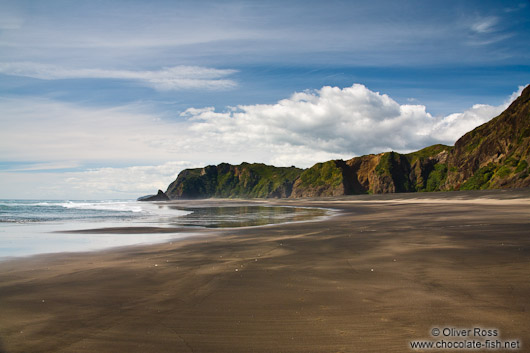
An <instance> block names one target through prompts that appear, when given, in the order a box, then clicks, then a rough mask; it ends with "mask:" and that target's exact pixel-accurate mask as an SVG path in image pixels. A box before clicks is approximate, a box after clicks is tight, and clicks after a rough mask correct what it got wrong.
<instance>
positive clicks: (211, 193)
mask: <svg viewBox="0 0 530 353" xmlns="http://www.w3.org/2000/svg"><path fill="white" fill-rule="evenodd" d="M529 164H530V86H529V87H526V88H525V89H524V90H523V92H522V94H521V96H520V97H519V98H518V99H516V100H515V101H514V102H513V103H512V104H511V105H510V107H508V109H506V110H505V111H504V112H503V113H502V114H501V115H499V116H498V117H496V118H494V119H492V120H491V121H489V122H487V123H485V124H483V125H481V126H479V127H477V128H476V129H474V130H473V131H470V132H468V133H467V134H465V135H464V136H462V137H461V138H460V139H458V141H457V142H456V143H455V146H454V147H451V146H445V145H433V146H429V147H426V148H424V149H422V150H419V151H416V152H413V153H409V154H400V153H397V152H385V153H380V154H371V155H366V156H361V157H355V158H352V159H350V160H347V161H343V160H333V161H327V162H323V163H317V164H315V165H314V166H312V167H311V168H308V169H305V170H303V169H299V168H295V167H290V168H278V167H274V166H268V165H264V164H249V163H242V164H241V165H237V166H234V165H230V164H226V163H222V164H219V165H217V166H208V167H205V168H197V169H187V170H184V171H182V172H181V173H180V174H179V175H178V177H177V179H176V180H175V181H174V182H173V183H171V185H169V187H168V189H167V191H166V194H167V195H168V196H169V198H171V199H180V198H208V197H252V198H270V197H293V198H296V197H318V196H338V195H351V194H366V193H374V194H380V193H395V192H423V191H444V190H471V189H488V188H489V189H493V188H515V187H528V186H530V174H529V173H530V172H529Z"/></svg>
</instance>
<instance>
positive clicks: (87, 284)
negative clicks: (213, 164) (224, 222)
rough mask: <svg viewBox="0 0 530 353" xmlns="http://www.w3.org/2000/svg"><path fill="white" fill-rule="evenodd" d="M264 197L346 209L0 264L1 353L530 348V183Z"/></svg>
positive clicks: (393, 350)
mask: <svg viewBox="0 0 530 353" xmlns="http://www.w3.org/2000/svg"><path fill="white" fill-rule="evenodd" d="M210 202H211V203H212V204H220V203H224V202H228V201H219V200H213V201H210ZM266 202H267V203H270V204H278V205H282V204H283V205H298V206H318V207H328V208H333V209H337V210H340V213H339V214H338V215H336V216H335V217H333V218H330V219H328V220H324V221H318V222H303V223H293V224H283V225H274V226H268V227H261V228H245V229H230V230H208V231H205V232H203V235H201V236H198V237H196V238H187V239H184V240H179V241H174V242H172V243H166V244H157V245H150V246H136V247H127V248H120V249H111V250H108V251H102V252H92V253H63V254H54V255H40V256H33V257H29V258H23V259H17V260H10V261H5V262H1V263H0V352H8V353H11V352H127V353H133V352H142V353H144V352H156V353H161V352H194V353H198V352H230V353H236V352H245V353H248V352H304V353H311V352H410V351H411V349H410V346H409V342H410V341H412V340H421V339H425V340H434V338H433V337H431V334H430V332H431V329H432V328H434V327H437V328H441V329H443V328H445V327H452V328H460V329H468V328H475V327H480V328H487V329H497V330H498V332H499V334H500V336H497V337H490V339H493V340H501V341H506V340H510V339H514V340H519V343H520V345H521V346H522V347H523V348H522V349H521V350H519V351H521V352H523V351H525V350H526V349H529V347H530V332H529V330H528V329H529V328H530V315H529V312H530V189H525V190H513V191H487V192H468V193H433V194H407V195H382V196H380V195H376V196H352V197H337V198H328V199H314V200H313V199H307V200H279V201H278V200H275V201H266ZM256 203H257V204H263V203H264V201H256ZM114 231H117V232H123V229H121V230H114ZM439 338H443V339H445V340H447V341H454V340H460V339H461V337H443V335H442V336H440V337H439ZM473 338H474V339H487V338H480V337H470V338H469V339H473ZM430 351H438V352H442V351H445V350H436V349H434V350H430ZM459 351H462V350H459ZM488 351H490V352H491V350H488Z"/></svg>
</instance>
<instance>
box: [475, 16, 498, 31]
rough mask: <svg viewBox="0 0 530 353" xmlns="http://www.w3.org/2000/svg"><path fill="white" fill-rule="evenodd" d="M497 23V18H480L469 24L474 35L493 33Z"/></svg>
mask: <svg viewBox="0 0 530 353" xmlns="http://www.w3.org/2000/svg"><path fill="white" fill-rule="evenodd" d="M498 22H499V19H498V18H497V17H485V18H481V19H479V20H478V21H476V22H475V23H473V24H471V29H472V30H473V31H474V32H476V33H490V32H493V31H495V26H496V25H497V23H498Z"/></svg>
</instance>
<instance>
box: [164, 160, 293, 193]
mask: <svg viewBox="0 0 530 353" xmlns="http://www.w3.org/2000/svg"><path fill="white" fill-rule="evenodd" d="M300 173H302V169H299V168H295V167H289V168H278V167H274V166H270V165H265V164H260V163H254V164H249V163H242V164H240V165H231V164H227V163H221V164H219V165H217V166H213V165H212V166H207V167H205V168H197V169H186V170H184V171H182V172H181V173H180V174H179V175H178V177H177V179H176V180H175V181H174V182H173V183H171V184H170V185H169V187H168V189H167V191H166V195H167V196H169V198H171V199H197V198H209V197H219V198H233V197H250V198H267V197H289V196H290V195H291V191H292V188H293V184H294V181H295V180H296V179H297V178H298V177H299V176H300Z"/></svg>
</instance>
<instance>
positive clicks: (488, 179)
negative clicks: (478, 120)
mask: <svg viewBox="0 0 530 353" xmlns="http://www.w3.org/2000/svg"><path fill="white" fill-rule="evenodd" d="M529 149H530V86H528V87H526V88H525V89H524V90H523V92H522V93H521V96H520V97H519V98H517V99H516V100H515V101H514V102H513V103H512V104H511V105H510V106H509V107H508V109H506V110H505V111H504V112H503V113H502V114H501V115H499V116H498V117H496V118H494V119H492V120H491V121H489V122H488V123H486V124H483V125H481V126H479V127H477V128H476V129H474V130H473V131H470V132H468V133H467V134H465V135H464V136H462V137H461V138H460V139H459V140H458V141H456V143H455V147H454V149H453V153H451V154H450V155H449V157H448V168H449V169H448V175H447V180H446V182H445V185H444V187H443V190H471V189H498V188H514V187H527V186H530V178H529V170H528V165H529V162H530V161H529V157H530V156H529V155H530V150H529Z"/></svg>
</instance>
